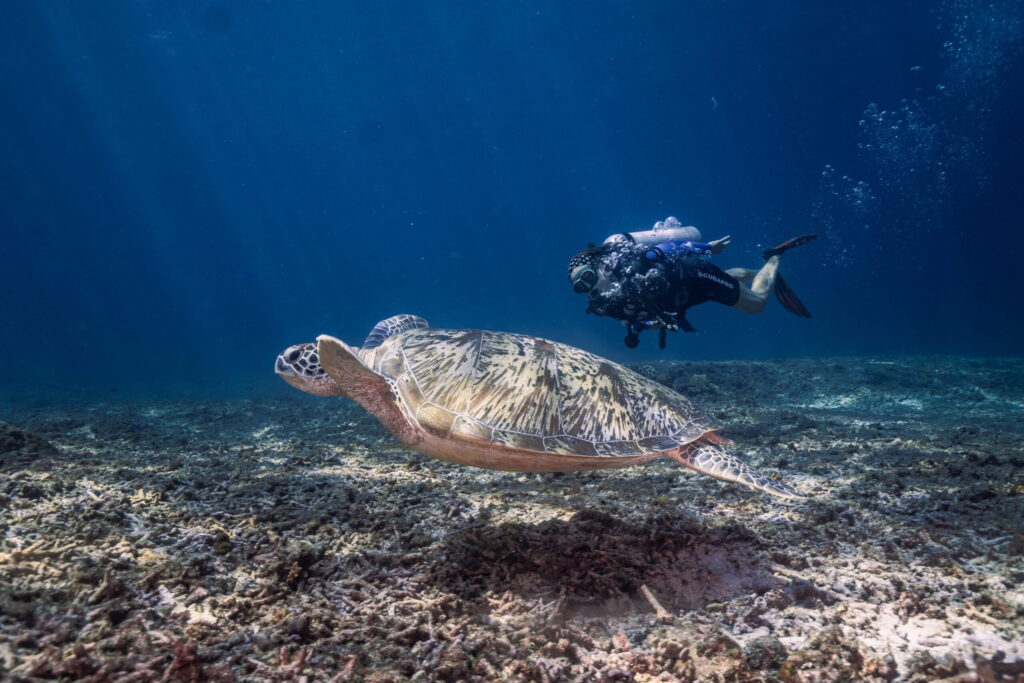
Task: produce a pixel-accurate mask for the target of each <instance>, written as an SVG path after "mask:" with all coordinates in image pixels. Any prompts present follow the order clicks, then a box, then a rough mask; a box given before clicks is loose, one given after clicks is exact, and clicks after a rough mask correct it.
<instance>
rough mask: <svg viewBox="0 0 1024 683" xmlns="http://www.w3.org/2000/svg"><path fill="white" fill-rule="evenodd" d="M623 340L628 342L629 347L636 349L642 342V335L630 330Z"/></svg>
mask: <svg viewBox="0 0 1024 683" xmlns="http://www.w3.org/2000/svg"><path fill="white" fill-rule="evenodd" d="M623 341H625V342H626V346H627V347H629V348H631V349H635V348H636V347H637V346H638V345H639V344H640V335H638V334H636V333H634V332H630V333H629V334H627V335H626V338H625V339H624V340H623Z"/></svg>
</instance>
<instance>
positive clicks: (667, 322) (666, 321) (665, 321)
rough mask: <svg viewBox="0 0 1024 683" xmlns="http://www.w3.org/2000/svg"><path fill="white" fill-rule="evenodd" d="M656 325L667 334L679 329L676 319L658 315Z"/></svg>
mask: <svg viewBox="0 0 1024 683" xmlns="http://www.w3.org/2000/svg"><path fill="white" fill-rule="evenodd" d="M656 318H657V320H658V323H659V324H660V325H661V326H662V327H664V328H665V329H666V330H668V331H669V332H675V331H676V330H678V329H679V323H678V322H676V319H675V318H674V317H672V316H669V315H658V316H656Z"/></svg>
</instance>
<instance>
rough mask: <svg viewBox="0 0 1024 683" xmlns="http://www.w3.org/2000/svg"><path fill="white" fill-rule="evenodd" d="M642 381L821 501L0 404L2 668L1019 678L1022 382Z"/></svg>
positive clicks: (173, 410)
mask: <svg viewBox="0 0 1024 683" xmlns="http://www.w3.org/2000/svg"><path fill="white" fill-rule="evenodd" d="M637 369H639V370H640V371H641V372H644V373H645V374H648V375H649V376H651V377H653V378H655V379H657V380H659V381H662V382H664V383H666V384H668V385H670V386H673V387H675V388H676V389H678V390H680V391H681V392H682V393H684V394H686V395H687V396H689V397H690V398H692V399H693V400H694V401H696V402H697V403H698V404H699V405H701V406H702V407H704V408H705V409H706V410H707V411H708V412H709V413H710V414H712V415H713V416H714V417H715V418H717V419H718V420H720V421H721V423H722V432H723V433H724V434H725V435H727V436H729V437H731V438H732V439H734V440H735V441H736V444H737V452H738V454H739V455H741V456H742V457H743V458H744V459H745V460H746V461H747V462H749V463H750V464H751V465H753V466H755V467H757V468H758V469H760V470H762V471H765V472H771V473H777V474H778V475H779V476H781V477H783V478H785V479H786V481H788V482H789V483H791V484H793V485H794V486H796V487H797V488H799V489H800V490H801V491H802V492H804V493H807V494H811V495H812V498H811V499H810V500H809V501H808V502H805V503H796V504H794V503H790V502H786V501H780V500H777V499H774V498H772V497H770V496H768V495H765V494H760V493H757V492H753V491H750V490H748V489H746V488H744V487H742V486H739V485H735V484H726V483H723V482H719V481H717V480H714V479H711V478H708V477H702V476H699V475H696V474H695V473H692V472H690V471H688V470H685V469H683V468H681V467H680V466H678V465H676V464H675V463H673V462H670V461H667V460H666V461H659V462H655V463H651V464H649V465H645V466H640V467H635V468H630V469H623V470H608V471H600V472H587V473H578V474H543V475H538V474H516V473H502V472H490V471H485V470H477V469H471V468H466V467H460V466H457V465H450V464H447V463H443V462H438V461H435V460H431V459H429V458H426V457H424V456H420V455H418V454H416V453H412V452H409V451H406V450H403V449H401V448H399V447H398V446H397V444H396V442H395V441H394V440H393V439H392V438H391V436H390V435H389V434H388V433H387V432H386V431H384V429H383V428H382V427H380V426H379V425H378V424H377V423H376V421H375V420H374V419H373V418H372V417H370V416H369V415H368V414H366V413H365V412H363V411H362V410H361V409H360V408H358V406H356V405H355V404H353V403H350V402H348V401H344V400H342V399H316V398H312V397H306V396H303V395H300V394H298V393H297V392H296V394H295V395H294V396H288V397H274V398H268V399H265V400H253V399H247V400H237V401H163V402H160V401H151V402H137V401H127V402H108V403H78V404H67V405H65V404H60V403H54V402H52V401H51V400H48V399H47V397H45V396H40V397H38V399H27V398H26V397H25V396H19V397H18V398H17V399H16V400H15V399H11V400H8V401H6V402H3V403H0V406H2V409H3V412H2V416H3V419H4V420H5V421H6V424H0V674H2V676H3V677H4V678H5V679H7V680H13V681H28V680H42V679H64V680H94V681H150V680H168V681H198V680H236V679H237V680H254V681H255V680H268V681H281V680H303V679H305V680H309V681H377V682H383V681H405V680H416V681H434V680H437V681H563V680H564V681H677V680H679V681H693V680H699V681H836V680H850V681H934V680H939V679H945V680H951V681H1013V680H1018V681H1019V680H1024V450H1022V444H1024V360H1021V359H987V358H949V357H942V358H936V357H920V358H917V357H914V358H907V357H900V358H833V359H810V360H787V361H770V362H768V361H766V362H725V363H689V362H659V363H654V364H650V365H645V366H637Z"/></svg>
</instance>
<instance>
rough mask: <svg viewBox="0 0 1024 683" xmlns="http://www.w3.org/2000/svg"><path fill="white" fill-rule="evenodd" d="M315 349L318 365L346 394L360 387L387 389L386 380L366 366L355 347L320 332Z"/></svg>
mask: <svg viewBox="0 0 1024 683" xmlns="http://www.w3.org/2000/svg"><path fill="white" fill-rule="evenodd" d="M316 350H317V355H319V356H320V366H321V367H322V368H323V369H324V370H326V371H327V374H328V375H330V376H331V379H333V380H334V381H335V382H337V383H338V385H339V386H341V387H342V388H343V389H345V392H346V393H347V394H349V395H352V394H357V393H361V391H360V389H366V388H370V387H376V388H377V389H379V390H383V391H386V390H387V386H388V384H387V381H386V380H385V379H384V378H383V377H381V376H380V375H379V374H377V373H376V372H374V371H373V370H371V369H370V368H368V367H366V364H365V363H364V362H363V361H362V360H361V359H360V358H359V354H357V353H356V351H355V349H353V348H352V347H351V346H349V345H348V344H346V343H345V342H343V341H341V340H340V339H335V338H334V337H332V336H330V335H329V334H321V335H320V336H319V337H317V338H316Z"/></svg>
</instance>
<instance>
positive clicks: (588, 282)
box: [570, 265, 597, 294]
mask: <svg viewBox="0 0 1024 683" xmlns="http://www.w3.org/2000/svg"><path fill="white" fill-rule="evenodd" d="M570 280H571V282H572V291H574V292H576V293H577V294H586V293H587V292H589V291H590V290H592V289H593V288H594V286H595V285H596V284H597V271H596V270H594V266H591V265H586V266H581V267H579V268H577V269H576V270H575V271H573V274H572V277H571V278H570Z"/></svg>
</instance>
